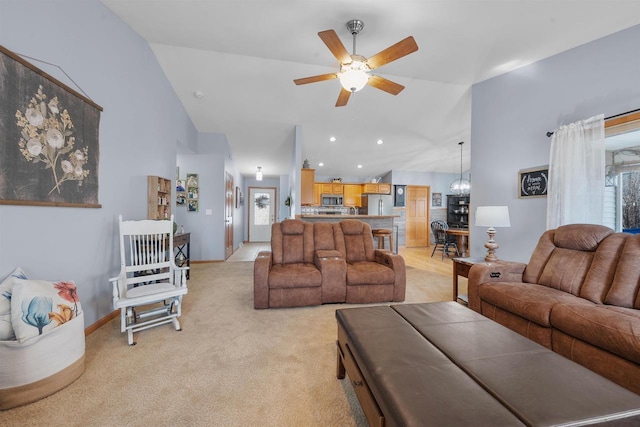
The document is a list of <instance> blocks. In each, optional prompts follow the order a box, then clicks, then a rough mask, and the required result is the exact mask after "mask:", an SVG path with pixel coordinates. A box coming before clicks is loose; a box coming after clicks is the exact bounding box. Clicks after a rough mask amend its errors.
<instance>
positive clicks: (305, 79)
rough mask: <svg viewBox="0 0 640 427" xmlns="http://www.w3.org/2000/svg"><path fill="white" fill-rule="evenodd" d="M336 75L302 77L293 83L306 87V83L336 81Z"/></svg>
mask: <svg viewBox="0 0 640 427" xmlns="http://www.w3.org/2000/svg"><path fill="white" fill-rule="evenodd" d="M337 78H338V75H337V74H336V73H330V74H320V75H318V76H312V77H303V78H301V79H295V80H294V81H293V82H294V83H295V84H297V85H306V84H307V83H315V82H323V81H325V80H331V79H337Z"/></svg>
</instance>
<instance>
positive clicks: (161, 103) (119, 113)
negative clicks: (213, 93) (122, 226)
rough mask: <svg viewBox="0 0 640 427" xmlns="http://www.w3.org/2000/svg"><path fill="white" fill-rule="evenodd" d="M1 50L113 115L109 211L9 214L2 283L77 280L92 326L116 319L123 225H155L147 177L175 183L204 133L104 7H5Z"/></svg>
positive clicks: (106, 167) (69, 2) (104, 171)
mask: <svg viewBox="0 0 640 427" xmlns="http://www.w3.org/2000/svg"><path fill="white" fill-rule="evenodd" d="M0 43H2V45H3V46H4V47H5V48H7V49H9V50H12V51H14V52H17V53H21V54H24V55H28V56H30V57H34V58H38V59H40V60H43V61H47V62H50V63H53V64H56V65H59V66H60V67H62V68H63V69H64V71H65V72H66V73H67V74H69V75H70V76H71V77H72V78H73V80H74V81H75V82H77V84H78V85H79V86H80V87H81V88H82V90H83V91H85V92H86V93H87V94H88V95H89V96H90V97H91V98H92V99H93V100H94V101H95V102H96V103H97V104H99V105H101V106H102V107H103V108H104V111H103V112H102V114H101V119H100V169H99V179H100V182H99V184H100V188H99V201H100V203H101V204H102V208H101V209H80V208H59V207H35V206H8V205H0V276H2V277H4V276H5V275H7V274H8V273H10V272H11V271H12V270H13V269H14V268H15V267H17V266H21V267H22V268H23V269H24V270H25V272H26V273H27V275H28V276H30V277H31V278H35V279H46V280H74V281H75V282H76V284H77V286H78V294H79V296H80V301H81V303H82V306H83V309H84V312H85V322H86V324H87V325H90V324H92V323H94V322H95V321H97V320H98V319H100V318H101V317H104V316H105V315H107V314H108V313H110V312H111V311H113V307H112V305H111V304H112V297H111V292H112V290H111V287H110V284H109V282H108V281H107V279H108V278H109V277H112V276H115V275H116V274H117V273H118V271H119V265H120V255H119V249H118V243H117V240H118V238H117V235H118V234H117V233H118V231H117V215H118V214H122V215H123V216H124V217H125V218H127V219H138V218H145V217H146V216H147V209H146V178H145V177H146V175H160V176H163V177H166V178H171V179H174V177H175V167H176V151H177V148H176V147H177V144H178V143H179V142H180V143H181V144H182V145H185V146H187V147H188V146H191V145H193V144H194V143H195V140H196V138H197V133H196V130H195V128H194V127H193V125H192V123H191V121H190V119H189V118H188V116H187V114H186V113H185V111H184V109H183V108H182V106H181V104H180V102H179V101H178V99H177V97H176V95H175V93H174V91H173V89H172V88H171V86H170V84H169V82H168V81H167V79H166V77H165V76H164V74H163V72H162V70H161V68H160V66H159V65H158V63H157V62H156V59H155V57H154V55H153V53H152V52H151V50H150V49H149V46H148V45H147V43H146V42H145V41H144V40H142V39H141V38H140V37H139V36H138V35H137V34H136V33H134V32H133V31H132V30H131V29H130V28H129V27H127V26H126V25H125V24H124V23H123V22H122V21H121V20H120V19H119V18H117V17H116V16H115V15H113V14H112V13H111V11H110V10H108V9H107V8H105V7H104V6H103V5H102V4H101V3H100V2H99V1H97V0H86V1H73V0H57V1H34V0H20V1H4V0H3V1H1V2H0ZM31 62H33V63H34V65H36V66H38V67H40V68H42V69H43V70H44V71H46V72H48V73H49V74H52V75H53V76H54V77H56V78H57V79H59V80H61V81H63V82H64V83H66V84H68V85H70V86H72V85H73V83H71V82H70V81H69V80H68V79H67V78H66V77H65V76H64V74H63V73H62V72H60V71H59V70H57V69H56V68H55V67H50V66H46V65H43V64H40V63H37V62H35V61H31ZM0 103H2V101H1V100H0ZM0 105H2V110H1V111H2V112H3V114H4V112H5V111H6V110H5V108H7V106H5V105H4V104H0ZM2 143H9V142H7V141H3V142H2ZM16 146H17V143H16Z"/></svg>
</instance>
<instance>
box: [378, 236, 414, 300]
mask: <svg viewBox="0 0 640 427" xmlns="http://www.w3.org/2000/svg"><path fill="white" fill-rule="evenodd" d="M374 254H375V257H376V262H377V263H378V264H382V265H386V266H387V267H389V268H390V269H392V270H393V273H394V275H395V281H394V286H393V301H395V302H400V301H404V298H405V291H406V288H407V271H406V267H405V265H404V258H402V255H398V254H394V253H392V252H388V251H383V250H379V249H376V250H375V251H374Z"/></svg>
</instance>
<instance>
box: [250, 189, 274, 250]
mask: <svg viewBox="0 0 640 427" xmlns="http://www.w3.org/2000/svg"><path fill="white" fill-rule="evenodd" d="M248 208H249V241H250V242H269V241H271V224H273V222H274V221H275V218H276V189H275V188H259V187H250V188H249V203H248Z"/></svg>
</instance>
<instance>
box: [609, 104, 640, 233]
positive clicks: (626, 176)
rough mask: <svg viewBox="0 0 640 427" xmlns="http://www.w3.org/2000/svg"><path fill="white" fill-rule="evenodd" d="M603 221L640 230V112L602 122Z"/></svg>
mask: <svg viewBox="0 0 640 427" xmlns="http://www.w3.org/2000/svg"><path fill="white" fill-rule="evenodd" d="M605 135H606V137H605V150H606V176H605V185H606V189H605V203H604V207H603V216H604V224H605V225H606V226H608V227H611V228H613V229H615V230H616V231H625V232H629V233H634V234H635V233H640V112H635V113H630V114H626V115H623V116H619V117H615V118H612V119H609V120H607V121H606V122H605Z"/></svg>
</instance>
